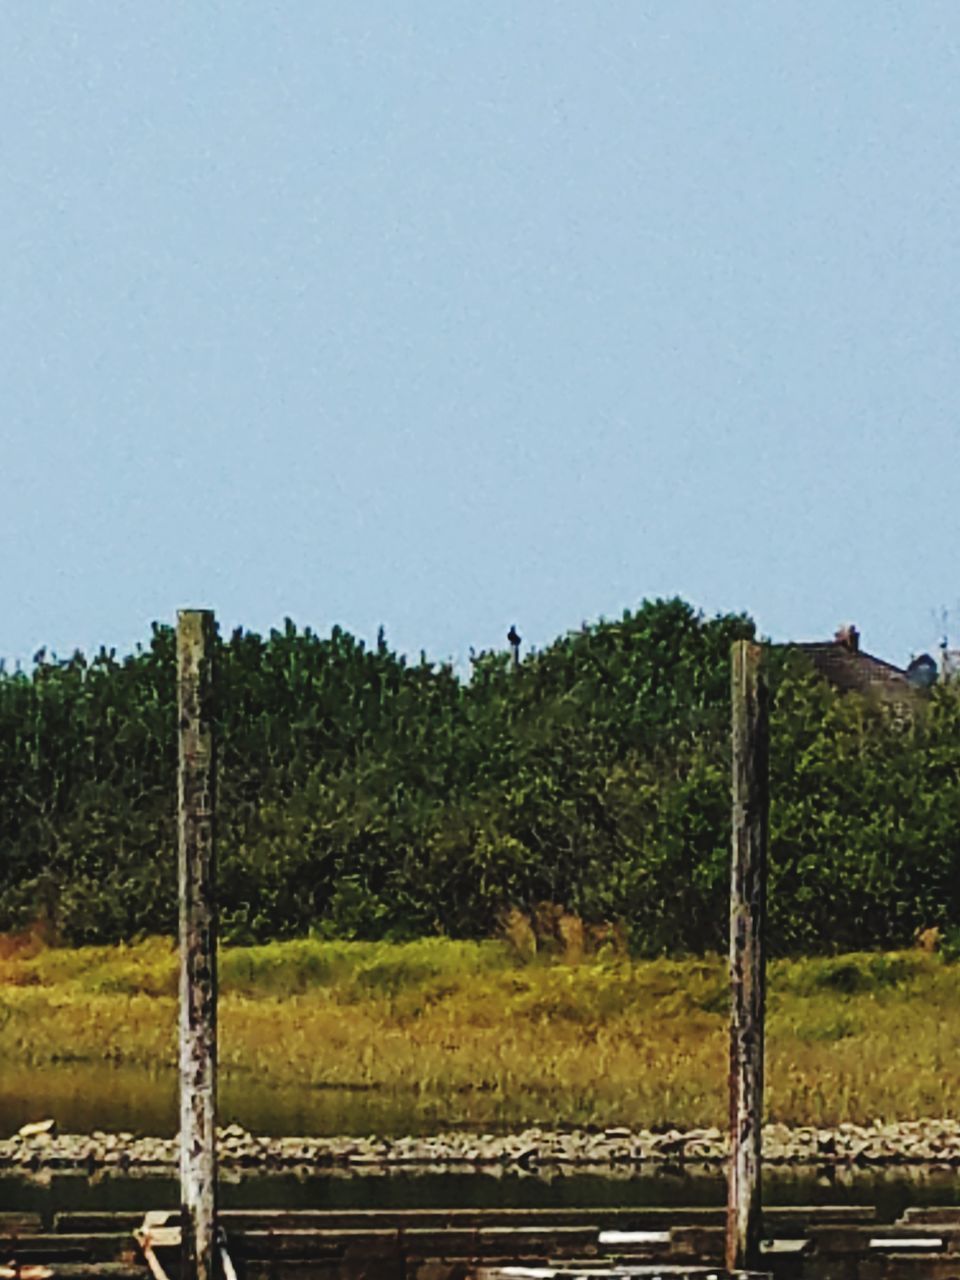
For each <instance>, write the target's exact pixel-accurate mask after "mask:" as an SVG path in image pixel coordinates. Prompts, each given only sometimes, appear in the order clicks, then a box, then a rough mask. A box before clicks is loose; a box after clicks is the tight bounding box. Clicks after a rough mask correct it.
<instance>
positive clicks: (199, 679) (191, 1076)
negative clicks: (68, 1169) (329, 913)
mask: <svg viewBox="0 0 960 1280" xmlns="http://www.w3.org/2000/svg"><path fill="white" fill-rule="evenodd" d="M215 642H216V624H215V622H214V617H213V614H212V613H211V612H209V611H208V610H205V609H184V610H181V611H180V612H179V613H178V615H177V684H178V695H179V696H178V709H179V739H180V753H179V770H178V788H177V790H178V804H179V812H178V819H179V821H178V834H179V879H180V1200H181V1225H182V1240H183V1244H182V1262H181V1277H182V1280H217V1277H218V1276H219V1269H218V1242H217V1165H216V1103H217V910H216V878H215V877H216V863H215V856H214V854H215V846H214V817H215V810H216V747H215V741H214V728H213V697H214V676H213V661H214V646H215Z"/></svg>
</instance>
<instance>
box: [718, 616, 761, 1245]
mask: <svg viewBox="0 0 960 1280" xmlns="http://www.w3.org/2000/svg"><path fill="white" fill-rule="evenodd" d="M731 665H732V683H731V692H732V702H733V711H732V756H733V778H732V784H733V785H732V799H733V858H732V867H731V878H730V994H731V1018H730V1163H729V1170H728V1175H727V1230H726V1265H727V1268H728V1270H730V1271H736V1270H747V1269H749V1268H751V1267H757V1266H758V1265H759V1259H760V1236H761V1230H762V1228H761V1212H762V1203H761V1194H760V1161H761V1137H762V1127H761V1126H762V1124H763V1022H764V1003H765V1001H764V997H765V985H766V974H765V957H764V931H765V919H766V880H767V831H768V825H769V770H768V756H769V721H768V699H767V687H766V682H765V680H764V677H763V672H762V667H761V649H760V646H759V645H756V644H752V643H750V642H749V641H746V640H738V641H736V642H735V643H734V645H733V649H732V653H731Z"/></svg>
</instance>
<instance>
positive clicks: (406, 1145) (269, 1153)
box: [0, 1120, 960, 1173]
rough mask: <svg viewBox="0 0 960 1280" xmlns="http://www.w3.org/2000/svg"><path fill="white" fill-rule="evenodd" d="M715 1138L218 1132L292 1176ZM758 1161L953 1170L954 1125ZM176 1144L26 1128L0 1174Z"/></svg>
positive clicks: (804, 1138)
mask: <svg viewBox="0 0 960 1280" xmlns="http://www.w3.org/2000/svg"><path fill="white" fill-rule="evenodd" d="M726 1151H727V1143H726V1138H725V1136H724V1135H723V1134H722V1133H721V1132H720V1130H719V1129H692V1130H689V1131H687V1132H685V1133H681V1132H679V1131H678V1130H669V1131H667V1132H665V1133H651V1132H649V1131H647V1130H643V1129H639V1130H632V1129H625V1128H609V1129H570V1130H563V1131H556V1130H549V1129H539V1128H537V1129H526V1130H524V1131H523V1132H522V1133H515V1134H509V1135H503V1136H496V1135H493V1134H482V1135H479V1134H472V1133H447V1134H438V1135H437V1136H435V1137H420V1138H412V1137H406V1138H380V1137H367V1138H268V1137H261V1136H259V1135H257V1134H252V1133H247V1132H246V1131H245V1130H244V1129H242V1128H240V1126H239V1125H230V1126H229V1127H227V1128H226V1129H221V1130H220V1140H219V1159H220V1163H221V1165H222V1166H224V1167H225V1168H231V1167H232V1168H235V1169H238V1170H240V1169H243V1168H249V1169H251V1170H256V1171H259V1172H269V1171H271V1170H282V1169H287V1170H289V1169H300V1170H320V1169H324V1168H337V1169H343V1170H348V1169H356V1170H362V1169H375V1168H383V1169H389V1168H409V1169H411V1170H414V1169H416V1168H417V1167H418V1166H421V1167H422V1166H430V1167H432V1168H437V1167H449V1168H451V1169H461V1170H462V1169H465V1168H477V1169H481V1168H485V1167H488V1168H489V1167H492V1166H498V1167H500V1168H519V1169H526V1170H536V1169H548V1168H551V1167H554V1168H556V1167H561V1166H566V1167H591V1166H592V1167H594V1168H597V1167H603V1166H607V1167H610V1166H620V1167H623V1166H630V1165H637V1166H640V1165H644V1164H656V1163H671V1164H685V1163H690V1164H713V1163H720V1162H721V1161H723V1160H724V1159H725V1157H726ZM763 1155H764V1160H765V1161H766V1162H768V1163H770V1164H780V1165H784V1164H795V1165H801V1164H807V1165H891V1164H903V1165H911V1164H913V1165H920V1164H935V1165H953V1166H960V1122H958V1121H955V1120H918V1121H909V1122H903V1123H899V1124H874V1125H855V1124H841V1125H838V1126H837V1128H835V1129H816V1128H797V1129H789V1128H787V1127H786V1126H785V1125H767V1126H766V1128H765V1129H764V1131H763ZM178 1160H179V1148H178V1144H177V1140H176V1139H175V1138H142V1137H137V1136H135V1135H134V1134H132V1133H91V1134H71V1133H57V1131H56V1127H55V1125H54V1124H53V1123H52V1122H49V1121H48V1122H43V1123H40V1124H35V1125H25V1126H24V1128H23V1129H22V1130H21V1131H20V1132H19V1133H18V1134H16V1135H14V1136H13V1137H12V1138H7V1139H5V1140H0V1167H6V1168H11V1167H12V1168H21V1169H25V1170H26V1169H30V1170H37V1169H86V1170H89V1171H90V1172H91V1173H93V1172H95V1171H97V1170H99V1169H105V1168H110V1167H113V1168H117V1169H121V1170H122V1169H130V1170H131V1171H134V1170H146V1169H152V1170H157V1171H161V1170H163V1169H167V1168H171V1167H175V1166H176V1165H177V1163H178Z"/></svg>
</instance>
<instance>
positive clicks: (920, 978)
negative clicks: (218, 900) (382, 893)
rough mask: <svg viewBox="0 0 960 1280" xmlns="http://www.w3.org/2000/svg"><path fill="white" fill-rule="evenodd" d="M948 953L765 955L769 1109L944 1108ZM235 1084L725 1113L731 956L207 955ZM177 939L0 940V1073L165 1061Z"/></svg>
mask: <svg viewBox="0 0 960 1280" xmlns="http://www.w3.org/2000/svg"><path fill="white" fill-rule="evenodd" d="M958 976H960V968H956V967H954V966H951V965H947V964H945V963H944V962H943V961H942V960H941V958H940V957H939V956H937V955H930V954H927V953H924V952H920V951H913V952H903V953H896V954H873V955H849V956H842V957H836V958H831V959H822V958H821V959H806V960H795V961H777V962H775V963H774V964H772V965H771V968H770V975H769V980H770V981H769V985H770V993H769V1001H768V1004H769V1013H768V1031H767V1045H768V1049H767V1118H768V1119H769V1120H771V1121H780V1122H783V1123H787V1124H809V1123H816V1124H835V1123H838V1122H840V1121H843V1120H852V1121H857V1122H863V1121H871V1120H873V1119H877V1118H879V1119H882V1120H895V1119H908V1118H918V1117H921V1116H939V1115H947V1114H954V1115H955V1114H957V1112H958V1109H960V1071H958V1068H957V1062H958V1061H960V1055H958V1051H960V983H958V981H957V979H958ZM221 987H222V995H221V1029H220V1045H221V1064H222V1069H223V1070H225V1071H226V1072H227V1073H229V1075H230V1077H231V1078H232V1079H233V1081H234V1082H236V1080H237V1079H238V1078H242V1077H243V1076H244V1074H247V1075H249V1076H250V1078H251V1080H253V1079H256V1081H257V1083H258V1085H261V1086H262V1085H263V1084H264V1083H266V1084H272V1085H274V1086H275V1087H278V1088H280V1087H284V1088H288V1087H303V1088H308V1089H309V1088H314V1089H331V1088H333V1089H336V1088H342V1089H351V1090H370V1091H376V1092H377V1093H378V1094H383V1095H389V1096H391V1097H393V1098H395V1099H396V1100H397V1101H398V1105H399V1106H400V1107H401V1110H406V1111H407V1113H408V1114H409V1116H410V1117H411V1120H413V1119H414V1118H420V1119H421V1120H422V1117H423V1116H424V1115H429V1116H431V1117H433V1118H434V1120H435V1121H436V1123H437V1125H438V1126H441V1125H443V1124H449V1125H456V1124H479V1125H485V1126H494V1125H500V1126H503V1125H511V1126H517V1125H521V1124H524V1123H527V1122H539V1123H546V1124H563V1123H571V1124H572V1123H586V1122H599V1123H607V1124H610V1123H617V1124H631V1125H638V1126H641V1125H642V1126H649V1127H664V1126H666V1127H669V1126H677V1127H681V1128H682V1127H688V1126H697V1125H722V1124H723V1123H724V1118H725V1113H726V1056H727V1032H726V1019H727V1004H726V999H727V996H726V985H725V965H724V962H723V961H722V960H721V959H720V958H719V957H718V958H713V959H707V960H698V959H690V960H682V961H679V960H678V961H668V960H656V961H630V960H627V959H625V958H623V957H622V956H617V955H615V954H610V955H608V956H606V957H603V958H597V959H587V960H582V961H580V962H579V963H568V962H565V961H564V960H563V959H562V958H561V957H555V958H553V959H552V960H544V959H537V960H534V961H532V962H527V963H523V962H521V961H519V960H518V959H517V958H516V957H515V955H514V954H513V953H512V952H511V951H510V949H509V948H508V947H507V946H506V945H505V944H502V943H498V942H493V941H491V942H482V943H466V942H452V941H448V940H444V939H431V940H424V941H421V942H416V943H409V944H402V945H400V944H397V945H390V944H376V943H336V942H320V941H312V940H307V941H301V942H288V943H282V944H280V943H277V944H271V945H268V946H262V947H250V948H228V949H226V950H225V951H224V952H223V954H222V958H221ZM175 1024H176V953H175V951H174V950H173V948H172V946H171V943H170V942H169V940H167V939H159V938H154V939H148V940H146V941H144V942H142V943H138V944H137V945H135V946H129V947H116V948H85V949H82V950H72V951H71V950H63V949H44V948H41V947H38V946H36V945H28V946H26V947H20V948H17V947H14V946H7V947H6V948H5V949H2V950H0V1072H2V1071H3V1070H4V1068H5V1067H7V1068H10V1069H14V1068H15V1069H17V1070H23V1068H24V1067H29V1066H32V1067H37V1068H40V1067H42V1068H48V1067H52V1066H53V1065H54V1064H62V1065H63V1067H64V1069H65V1070H67V1069H68V1068H69V1064H71V1063H77V1064H79V1063H87V1064H89V1063H98V1062H111V1063H121V1062H122V1063H126V1064H130V1065H140V1066H142V1067H143V1068H144V1069H145V1070H155V1069H156V1068H157V1067H158V1065H169V1066H172V1065H173V1063H174V1062H175Z"/></svg>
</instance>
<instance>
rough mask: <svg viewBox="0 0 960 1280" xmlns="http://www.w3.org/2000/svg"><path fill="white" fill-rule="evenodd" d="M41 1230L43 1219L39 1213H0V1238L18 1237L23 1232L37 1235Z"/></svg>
mask: <svg viewBox="0 0 960 1280" xmlns="http://www.w3.org/2000/svg"><path fill="white" fill-rule="evenodd" d="M42 1230H43V1218H41V1216H40V1214H39V1213H18V1212H15V1211H14V1212H9V1211H6V1210H5V1211H4V1212H3V1213H0V1236H14V1235H20V1234H22V1233H23V1232H27V1233H28V1234H34V1235H37V1234H39V1233H40V1232H41V1231H42Z"/></svg>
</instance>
